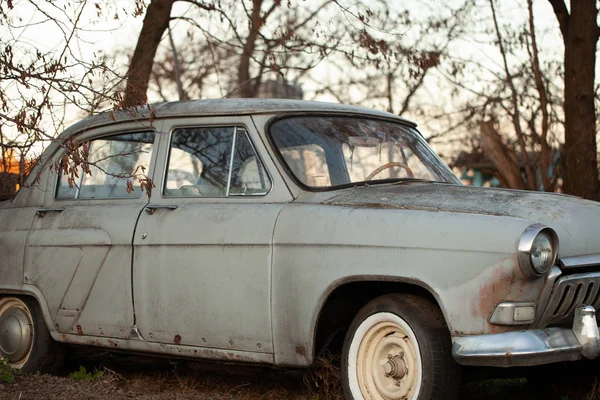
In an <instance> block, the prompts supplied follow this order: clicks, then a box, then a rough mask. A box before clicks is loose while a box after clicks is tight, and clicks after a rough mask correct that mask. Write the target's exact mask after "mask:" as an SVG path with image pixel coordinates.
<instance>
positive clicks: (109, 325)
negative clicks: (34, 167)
mask: <svg viewBox="0 0 600 400" xmlns="http://www.w3.org/2000/svg"><path fill="white" fill-rule="evenodd" d="M157 137H158V135H156V133H155V132H154V131H153V130H150V129H142V130H140V124H139V123H134V124H131V125H126V126H124V127H123V128H122V129H119V130H117V131H115V128H103V129H99V130H97V131H95V132H90V133H88V134H87V136H86V137H85V138H83V139H79V142H80V143H81V146H85V149H83V147H80V149H82V150H84V151H89V162H90V163H91V165H90V171H89V173H84V172H82V171H81V168H78V170H77V174H76V176H71V177H69V174H66V173H64V172H66V170H65V167H66V164H63V163H64V162H65V161H66V159H64V158H63V156H64V155H65V151H64V150H59V151H58V153H57V154H56V155H55V156H54V158H53V161H54V163H55V164H54V165H59V166H61V167H60V172H59V173H52V174H50V179H51V182H49V184H48V185H47V191H46V196H45V200H44V205H43V206H42V207H41V208H39V209H38V210H37V214H36V216H35V218H34V221H33V225H32V230H31V232H30V234H29V237H28V241H27V247H26V254H25V271H24V281H25V283H28V284H32V285H35V286H36V287H37V288H38V289H39V290H40V291H41V293H42V294H43V296H44V298H45V300H46V302H47V305H48V308H49V310H50V314H51V317H52V318H53V321H54V324H55V326H56V329H57V330H58V331H59V332H62V333H66V334H78V335H88V336H108V337H117V338H127V337H129V335H130V332H131V327H132V326H133V323H134V321H133V299H132V295H131V293H132V288H131V260H132V236H133V231H134V228H135V223H136V220H137V218H138V216H139V214H140V212H141V211H142V209H143V208H144V206H145V205H146V204H147V203H148V197H147V195H146V193H145V192H142V191H141V189H140V188H139V187H138V185H137V184H136V183H135V182H134V181H135V179H136V177H135V176H136V174H139V173H142V171H144V172H145V173H146V174H148V175H149V176H151V175H152V174H151V165H153V158H154V157H155V154H154V152H153V147H154V141H155V140H156V138H157ZM84 143H85V144H84ZM73 178H75V179H74V180H73ZM128 181H130V182H132V185H133V187H131V186H129V185H128V184H127V182H128Z"/></svg>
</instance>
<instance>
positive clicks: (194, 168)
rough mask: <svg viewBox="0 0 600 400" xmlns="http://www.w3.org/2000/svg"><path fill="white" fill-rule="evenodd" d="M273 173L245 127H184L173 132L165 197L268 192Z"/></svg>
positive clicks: (217, 195)
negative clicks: (266, 165)
mask: <svg viewBox="0 0 600 400" xmlns="http://www.w3.org/2000/svg"><path fill="white" fill-rule="evenodd" d="M270 189H271V181H270V179H269V176H268V174H267V172H266V170H265V168H264V166H263V164H262V162H261V161H260V159H259V158H258V155H257V154H256V151H255V149H254V146H253V145H252V142H251V141H250V138H249V137H248V133H247V132H246V130H245V128H242V127H235V126H233V127H222V126H219V127H194V128H180V129H176V130H174V131H173V134H172V135H171V147H170V149H169V162H168V166H167V174H166V179H165V183H164V187H163V196H165V197H228V196H246V195H264V194H267V193H268V192H269V190H270Z"/></svg>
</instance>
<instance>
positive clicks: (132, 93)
mask: <svg viewBox="0 0 600 400" xmlns="http://www.w3.org/2000/svg"><path fill="white" fill-rule="evenodd" d="M175 1H176V0H152V1H151V2H150V5H149V6H148V9H147V10H146V16H145V17H144V23H143V25H142V31H141V32H140V35H139V37H138V42H137V45H136V46H135V51H134V52H133V57H132V59H131V63H130V64H129V70H128V71H127V87H126V88H125V97H124V99H123V106H125V107H132V106H137V105H143V104H146V101H147V94H146V92H147V91H148V82H149V80H150V73H151V72H152V64H153V63H154V56H155V55H156V49H158V45H159V43H160V40H161V38H162V35H163V34H164V32H165V30H167V28H168V27H169V20H170V18H171V9H172V8H173V3H174V2H175Z"/></svg>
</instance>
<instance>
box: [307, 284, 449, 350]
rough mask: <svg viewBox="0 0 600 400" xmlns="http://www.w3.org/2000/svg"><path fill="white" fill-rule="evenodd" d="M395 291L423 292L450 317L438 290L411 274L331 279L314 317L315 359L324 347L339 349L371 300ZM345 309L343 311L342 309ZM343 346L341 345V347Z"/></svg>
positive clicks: (422, 294) (424, 295)
mask: <svg viewBox="0 0 600 400" xmlns="http://www.w3.org/2000/svg"><path fill="white" fill-rule="evenodd" d="M391 293H407V294H408V293H410V294H416V295H419V296H422V297H424V298H426V299H428V300H430V301H431V302H432V303H434V304H435V305H436V306H437V307H439V308H440V310H441V311H442V314H443V315H444V320H445V321H446V325H447V326H449V324H448V319H447V317H446V312H445V310H444V307H443V306H442V302H441V300H440V298H439V296H438V294H437V292H436V291H435V290H433V289H432V288H431V287H430V286H429V285H427V284H426V283H424V282H422V281H420V280H417V279H411V278H404V277H397V276H386V275H358V276H351V277H346V278H342V279H339V280H337V281H334V282H333V283H331V284H330V285H329V286H328V287H327V290H326V291H325V292H324V293H323V295H322V296H321V297H320V299H319V303H318V304H319V306H318V312H317V313H316V316H315V318H314V320H313V325H312V326H313V330H312V332H313V346H312V353H311V354H312V360H314V359H316V358H317V357H318V356H319V355H320V354H322V353H323V351H325V350H327V349H330V350H332V349H331V348H330V346H333V350H334V351H335V350H336V349H337V347H336V346H340V345H341V343H343V339H344V335H340V334H344V333H345V331H346V329H347V328H348V327H349V326H350V323H351V322H352V319H353V318H354V316H356V314H357V313H358V311H359V310H360V309H361V308H362V307H363V306H364V305H365V304H367V303H368V302H370V301H371V300H373V299H375V298H377V297H380V296H383V295H386V294H391ZM340 311H341V312H340ZM340 349H341V347H340Z"/></svg>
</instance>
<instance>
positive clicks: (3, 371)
mask: <svg viewBox="0 0 600 400" xmlns="http://www.w3.org/2000/svg"><path fill="white" fill-rule="evenodd" d="M15 382H16V380H15V370H14V369H12V368H11V366H10V365H9V364H8V360H5V359H4V358H0V383H15Z"/></svg>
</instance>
